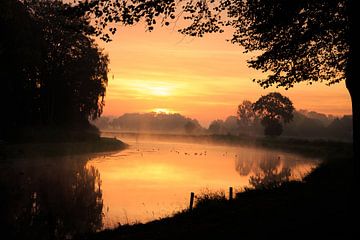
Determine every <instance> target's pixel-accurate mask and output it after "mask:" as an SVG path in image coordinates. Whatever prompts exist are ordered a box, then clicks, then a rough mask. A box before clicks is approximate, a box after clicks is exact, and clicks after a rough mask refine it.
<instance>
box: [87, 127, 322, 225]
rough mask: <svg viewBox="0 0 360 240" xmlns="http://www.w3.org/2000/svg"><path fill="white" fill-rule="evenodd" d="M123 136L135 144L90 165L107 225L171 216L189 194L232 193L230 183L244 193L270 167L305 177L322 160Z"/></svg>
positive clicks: (88, 164)
mask: <svg viewBox="0 0 360 240" xmlns="http://www.w3.org/2000/svg"><path fill="white" fill-rule="evenodd" d="M108 136H109V135H108ZM112 136H115V137H116V134H112ZM121 139H123V140H124V141H125V142H127V143H128V144H130V147H129V148H128V149H127V150H124V151H122V152H119V153H114V154H111V155H108V156H102V157H97V158H93V159H92V160H90V161H89V162H88V163H87V167H94V168H96V169H98V171H99V172H100V175H101V181H102V191H103V199H104V209H105V211H104V216H105V217H104V227H113V226H116V225H118V224H119V223H120V224H126V223H134V222H147V221H151V220H154V219H158V218H160V217H165V216H169V215H171V214H173V213H174V212H176V211H178V210H182V209H184V208H187V207H188V204H189V196H190V192H195V195H199V194H201V193H202V192H207V191H225V192H226V194H227V191H228V188H229V187H233V188H235V189H236V191H242V190H243V189H244V187H251V186H250V185H249V179H250V177H251V176H255V175H261V174H262V173H265V172H266V171H267V169H271V171H275V172H281V171H282V170H283V169H290V173H291V175H290V176H289V179H302V178H303V177H304V176H305V175H306V174H307V173H309V172H310V171H311V169H312V168H313V167H315V166H316V165H317V164H318V163H319V161H318V160H317V159H310V158H306V157H302V156H299V155H295V154H290V153H284V152H281V151H273V150H265V149H259V148H251V147H240V146H236V147H235V146H225V145H214V144H199V143H196V142H185V141H184V140H183V139H179V141H176V140H174V139H172V140H165V139H162V140H159V139H157V140H154V139H152V138H151V137H150V136H141V135H140V136H139V135H126V134H125V135H124V134H121Z"/></svg>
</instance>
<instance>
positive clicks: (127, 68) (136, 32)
mask: <svg viewBox="0 0 360 240" xmlns="http://www.w3.org/2000/svg"><path fill="white" fill-rule="evenodd" d="M228 36H229V35H228ZM228 36H226V34H225V35H221V34H213V35H208V36H206V37H204V38H190V37H184V36H183V35H181V34H179V33H177V32H176V30H174V29H173V27H168V28H165V27H163V28H161V27H158V28H156V29H155V31H153V32H151V33H150V32H145V30H144V26H143V25H140V24H139V25H137V26H133V27H126V28H121V29H119V31H118V32H117V34H116V35H115V36H114V37H113V41H112V42H111V43H103V42H100V46H101V47H103V48H104V50H105V52H106V53H108V54H109V56H110V73H109V85H108V88H107V93H106V99H105V100H106V106H105V108H104V114H103V115H105V116H106V115H107V116H109V115H111V116H118V115H121V114H123V113H127V112H150V111H164V112H178V113H180V114H183V115H185V116H188V117H191V118H196V119H198V120H199V122H200V123H201V124H202V125H204V126H207V125H208V124H209V123H210V122H211V121H212V120H214V119H224V118H226V117H227V116H229V115H235V114H236V110H237V105H238V104H239V103H241V102H242V101H243V100H244V99H248V100H251V101H256V100H257V99H258V98H259V97H260V96H261V95H265V94H267V93H268V92H271V91H275V90H276V91H279V92H281V93H282V94H283V95H286V96H288V97H289V98H290V99H291V100H292V101H293V103H294V106H295V108H296V109H308V110H313V111H317V112H322V113H326V114H334V115H344V114H350V113H351V103H350V97H349V94H348V92H347V91H346V88H345V85H344V83H340V84H337V85H332V86H331V87H328V86H326V85H325V84H315V85H314V84H313V85H311V86H309V85H306V84H301V85H296V86H295V88H293V89H290V90H288V91H285V90H284V89H276V88H269V89H265V90H264V89H262V88H261V87H260V86H259V85H258V84H256V83H254V82H252V79H253V78H259V77H261V76H262V74H261V72H259V71H255V70H253V69H250V68H248V67H247V64H246V59H249V58H250V57H251V55H245V54H243V53H242V52H243V51H242V50H243V49H242V48H241V47H239V46H237V45H233V44H231V43H229V42H226V41H225V40H226V38H228Z"/></svg>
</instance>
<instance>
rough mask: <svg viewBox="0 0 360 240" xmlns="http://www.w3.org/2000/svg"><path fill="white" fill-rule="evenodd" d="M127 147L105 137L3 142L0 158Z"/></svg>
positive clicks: (100, 150) (44, 155)
mask: <svg viewBox="0 0 360 240" xmlns="http://www.w3.org/2000/svg"><path fill="white" fill-rule="evenodd" d="M127 147H128V145H127V144H126V143H124V142H122V141H120V140H118V139H116V138H107V137H101V138H98V139H92V140H89V141H72V142H39V143H16V144H10V143H3V144H0V160H7V159H15V158H36V157H55V156H65V155H74V154H85V153H100V152H109V151H118V150H122V149H125V148H127Z"/></svg>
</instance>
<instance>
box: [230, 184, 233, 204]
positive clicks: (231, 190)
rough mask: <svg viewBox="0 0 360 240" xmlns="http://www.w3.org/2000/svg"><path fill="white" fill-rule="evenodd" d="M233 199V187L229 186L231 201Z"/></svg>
mask: <svg viewBox="0 0 360 240" xmlns="http://www.w3.org/2000/svg"><path fill="white" fill-rule="evenodd" d="M232 200H233V188H232V187H229V201H232Z"/></svg>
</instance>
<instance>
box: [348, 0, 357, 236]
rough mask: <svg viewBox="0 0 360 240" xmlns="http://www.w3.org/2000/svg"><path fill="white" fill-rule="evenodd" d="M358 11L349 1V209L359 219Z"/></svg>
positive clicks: (353, 0) (353, 225) (354, 229)
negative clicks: (350, 113) (350, 116)
mask: <svg viewBox="0 0 360 240" xmlns="http://www.w3.org/2000/svg"><path fill="white" fill-rule="evenodd" d="M357 14H358V11H357V8H356V7H355V0H349V1H348V6H347V15H348V17H349V28H348V32H347V35H346V37H347V40H348V44H349V55H348V59H347V64H346V70H345V71H346V88H347V89H348V91H349V93H350V96H351V104H352V117H353V149H354V150H353V153H354V155H353V158H352V166H351V167H352V176H351V178H350V184H349V185H350V189H351V194H350V206H349V207H348V209H349V213H350V216H349V217H350V218H352V219H357V218H358V216H359V202H358V200H359V161H360V156H359V150H360V141H359V140H360V139H359V137H360V128H359V122H360V96H359V90H356V89H357V88H356V83H355V81H359V80H360V79H359V70H358V69H356V68H357V66H355V64H356V63H357V62H358V56H359V48H358V47H359V46H358V45H359V44H358V43H359V37H358V34H356V32H357V27H358V26H357V25H358V23H357V22H358V21H356V20H358V17H357ZM356 222H357V221H355V220H352V230H353V232H354V233H358V232H359V230H358V229H359V226H358V225H359V224H358V223H356Z"/></svg>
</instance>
